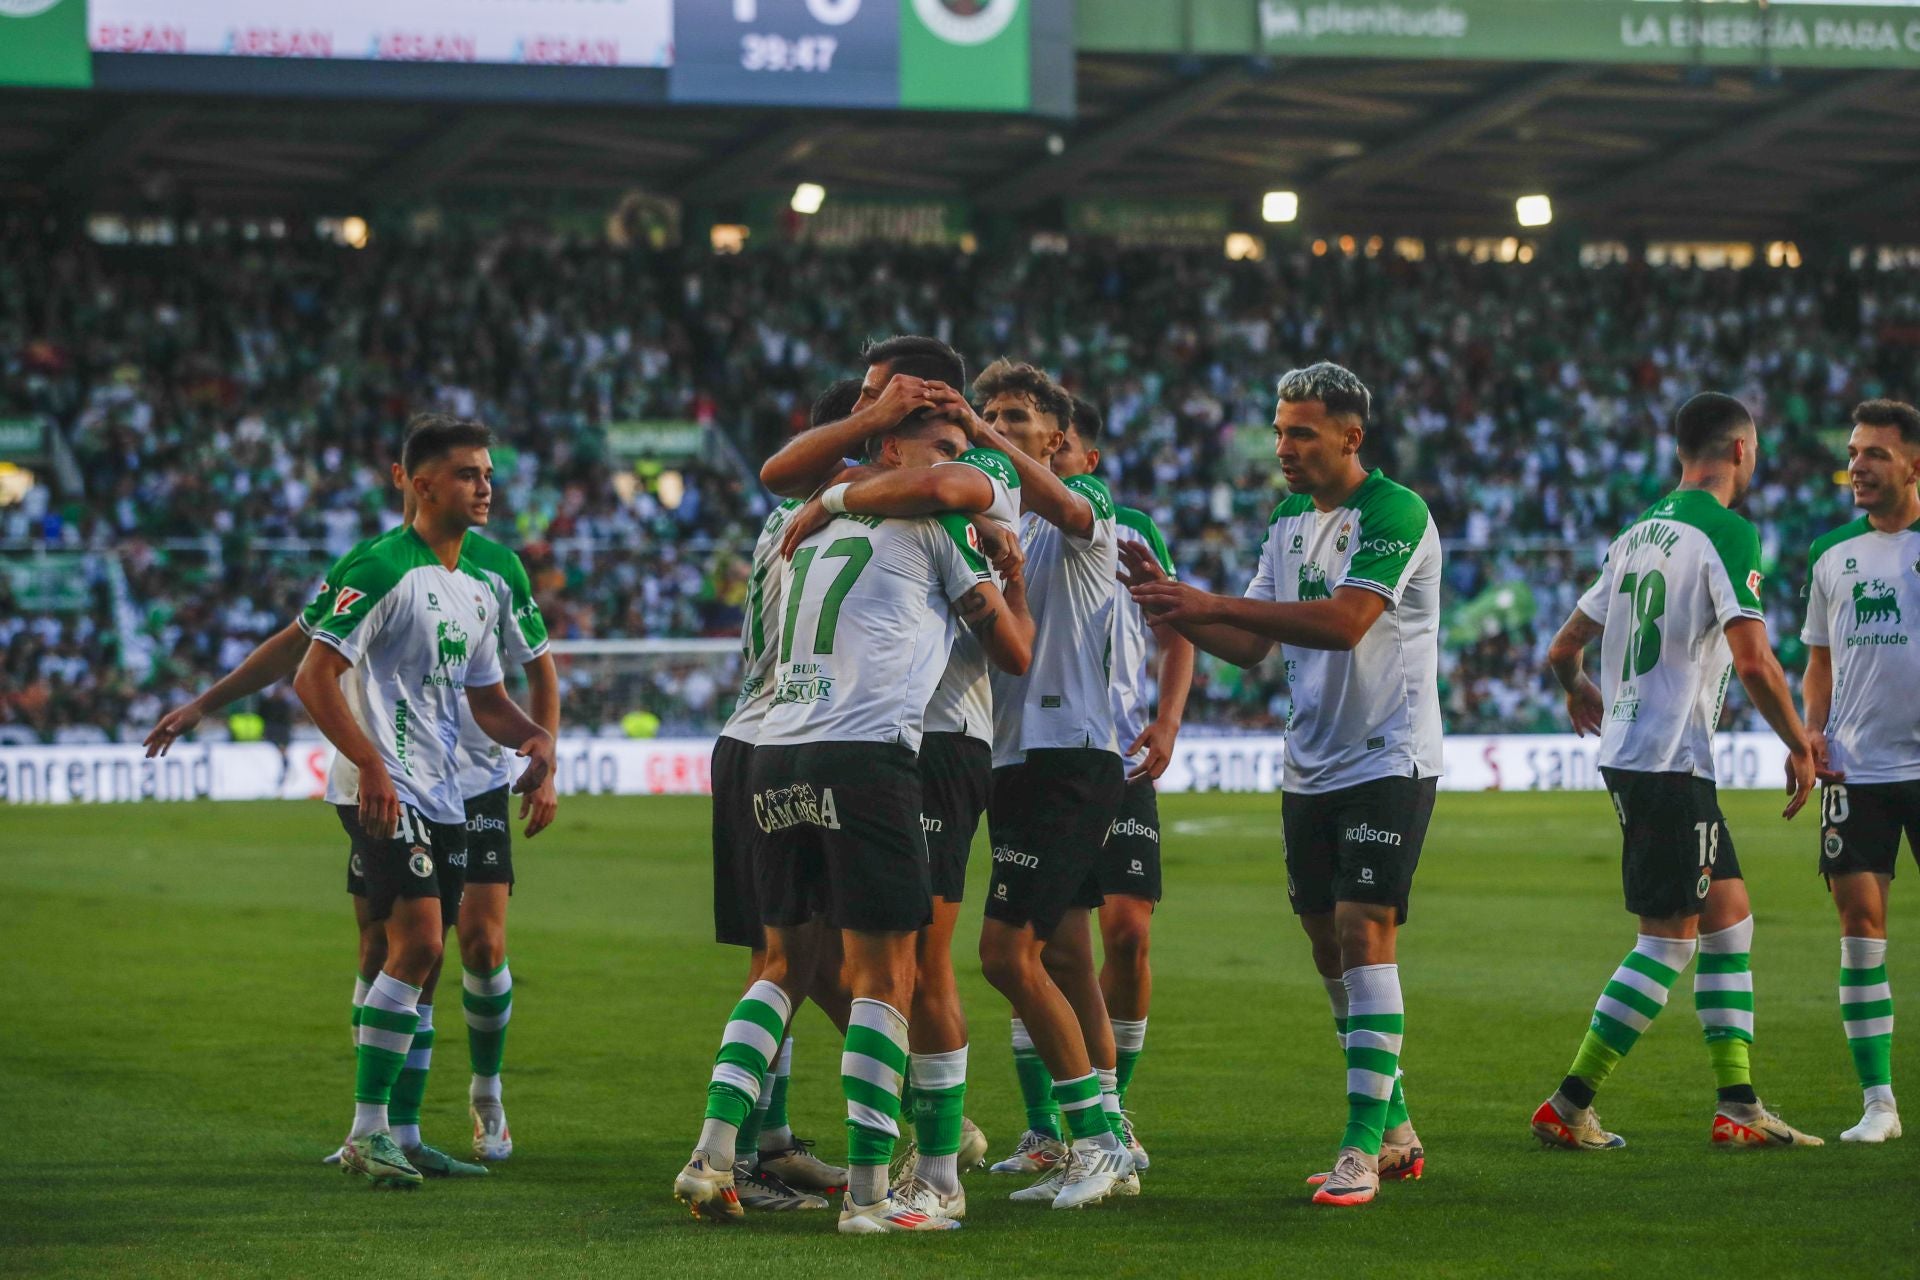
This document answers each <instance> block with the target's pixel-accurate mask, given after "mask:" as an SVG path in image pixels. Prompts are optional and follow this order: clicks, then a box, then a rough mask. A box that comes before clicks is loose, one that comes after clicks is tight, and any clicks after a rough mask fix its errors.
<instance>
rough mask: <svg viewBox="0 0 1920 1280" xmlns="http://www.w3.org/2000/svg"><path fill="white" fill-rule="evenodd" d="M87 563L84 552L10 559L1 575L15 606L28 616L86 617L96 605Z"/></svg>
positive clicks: (2, 563) (0, 569)
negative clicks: (88, 610) (87, 611)
mask: <svg viewBox="0 0 1920 1280" xmlns="http://www.w3.org/2000/svg"><path fill="white" fill-rule="evenodd" d="M86 562H87V557H86V556H85V555H84V554H83V553H80V552H61V551H55V552H49V553H47V554H45V555H26V556H17V555H10V556H7V557H6V558H5V559H3V560H0V574H3V575H5V579H6V583H7V589H8V590H9V591H10V592H11V593H12V595H13V599H14V603H15V604H17V605H18V606H19V607H20V608H21V609H23V610H25V611H26V612H28V613H83V612H85V611H86V610H87V609H88V608H90V607H91V606H92V603H93V600H92V595H91V592H90V591H89V589H88V585H87V571H86V570H87V563H86Z"/></svg>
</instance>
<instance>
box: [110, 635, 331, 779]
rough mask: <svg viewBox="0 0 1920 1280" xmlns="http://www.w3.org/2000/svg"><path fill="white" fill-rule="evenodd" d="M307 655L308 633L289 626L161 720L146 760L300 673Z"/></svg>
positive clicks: (152, 735)
mask: <svg viewBox="0 0 1920 1280" xmlns="http://www.w3.org/2000/svg"><path fill="white" fill-rule="evenodd" d="M306 651H307V633H306V632H305V631H302V630H301V629H300V624H299V623H298V622H289V623H288V624H287V625H286V626H284V627H282V628H280V630H278V631H276V632H274V633H273V634H272V635H270V636H268V637H267V638H266V639H265V640H262V641H261V642H260V643H259V644H258V645H255V646H254V650H253V652H252V653H250V654H248V655H247V656H246V657H245V658H244V659H243V660H242V661H241V663H240V665H239V666H237V667H235V668H234V669H233V670H231V671H229V672H227V674H226V675H224V676H221V677H220V678H219V679H218V680H215V681H214V682H213V683H212V684H211V685H209V686H208V687H207V691H206V692H205V693H203V694H201V695H200V696H199V697H197V698H195V699H194V700H193V701H191V702H188V703H186V704H185V705H183V706H178V707H175V708H174V709H173V710H171V711H169V712H167V714H166V715H164V716H162V717H161V718H160V723H159V724H157V725H155V726H154V727H153V732H152V733H149V734H148V735H147V743H146V745H147V759H149V760H151V759H153V757H155V756H163V755H165V754H167V748H168V747H171V746H172V745H173V744H174V741H175V740H176V739H178V738H179V737H180V736H181V735H182V734H187V733H191V732H193V730H194V729H195V728H196V727H198V725H199V724H200V721H201V720H202V719H203V718H204V717H206V716H209V715H212V714H213V713H214V712H216V711H219V710H221V709H222V708H224V707H227V706H229V705H231V704H232V703H235V702H238V701H239V700H240V699H242V698H244V697H246V696H247V695H248V694H252V693H258V692H260V691H261V690H262V689H264V688H266V687H267V686H268V685H270V684H277V683H279V682H280V681H282V680H285V679H286V678H287V677H288V676H290V675H292V674H293V673H294V672H296V671H298V670H299V669H300V659H301V656H302V655H304V654H305V653H306Z"/></svg>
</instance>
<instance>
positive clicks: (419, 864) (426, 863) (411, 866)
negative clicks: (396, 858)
mask: <svg viewBox="0 0 1920 1280" xmlns="http://www.w3.org/2000/svg"><path fill="white" fill-rule="evenodd" d="M407 870H409V871H411V872H413V874H415V875H416V876H419V877H420V878H421V879H422V880H425V879H426V878H427V877H428V876H430V875H432V874H433V859H432V858H429V857H428V856H427V851H426V850H425V849H422V848H420V847H419V846H418V845H416V846H414V850H413V854H412V856H410V857H409V858H408V859H407Z"/></svg>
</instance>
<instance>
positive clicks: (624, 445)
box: [607, 418, 707, 462]
mask: <svg viewBox="0 0 1920 1280" xmlns="http://www.w3.org/2000/svg"><path fill="white" fill-rule="evenodd" d="M706 447H707V429H706V428H705V427H703V426H701V425H700V424H699V423H697V422H681V421H675V420H670V419H662V418H648V419H636V420H632V421H628V422H610V423H608V424H607V448H608V450H609V451H610V452H612V454H613V456H614V457H616V458H620V459H622V460H624V461H628V462H637V461H651V462H687V461H690V460H692V459H694V458H697V457H699V456H700V455H701V454H702V453H704V452H705V451H706Z"/></svg>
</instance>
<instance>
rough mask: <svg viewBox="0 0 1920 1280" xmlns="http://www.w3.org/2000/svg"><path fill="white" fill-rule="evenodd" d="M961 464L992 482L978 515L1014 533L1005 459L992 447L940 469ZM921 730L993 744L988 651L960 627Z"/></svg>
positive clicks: (1016, 486) (1011, 481) (1015, 475)
mask: <svg viewBox="0 0 1920 1280" xmlns="http://www.w3.org/2000/svg"><path fill="white" fill-rule="evenodd" d="M963 464H965V465H968V466H974V467H978V468H979V469H980V470H981V471H984V472H985V473H986V475H987V478H988V479H989V480H991V481H993V505H992V506H990V507H988V508H987V509H986V511H985V512H984V513H983V514H984V515H985V516H986V517H987V518H988V519H989V520H997V521H999V522H1000V523H1001V524H1003V525H1005V526H1006V527H1007V529H1008V530H1009V532H1011V531H1013V530H1015V529H1018V528H1019V527H1020V473H1019V472H1018V471H1015V470H1014V469H1013V463H1012V461H1011V460H1009V459H1008V457H1007V455H1006V454H1004V453H1001V452H1000V451H999V450H997V449H969V450H967V451H966V452H965V453H963V454H961V455H960V457H959V459H958V460H957V461H954V462H942V463H940V464H939V465H940V466H943V467H956V466H960V465H963ZM996 581H997V579H996ZM926 731H927V732H928V733H964V734H966V735H967V736H968V737H971V738H978V739H980V741H982V742H984V743H986V744H987V745H988V746H992V745H993V686H992V683H991V682H990V681H989V680H988V679H987V651H986V650H985V649H982V648H981V647H980V641H979V640H977V639H975V638H974V634H973V632H971V631H969V630H967V629H966V628H965V627H962V628H960V634H959V636H958V638H957V639H955V640H954V642H953V653H952V654H951V655H950V656H949V657H948V658H947V669H946V671H945V672H943V673H942V674H941V676H940V683H939V685H937V686H936V687H935V688H934V691H933V699H932V701H930V702H928V703H927V722H926Z"/></svg>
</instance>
